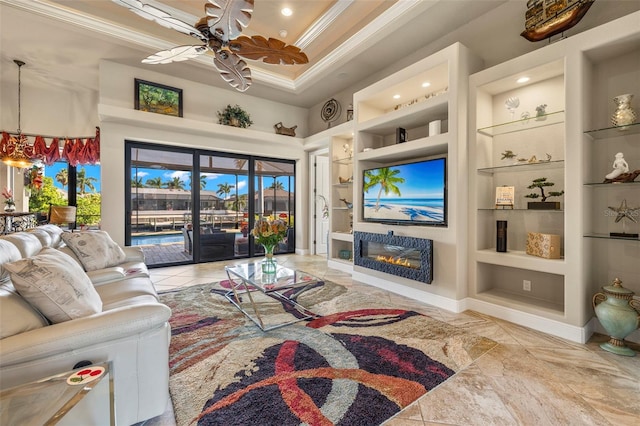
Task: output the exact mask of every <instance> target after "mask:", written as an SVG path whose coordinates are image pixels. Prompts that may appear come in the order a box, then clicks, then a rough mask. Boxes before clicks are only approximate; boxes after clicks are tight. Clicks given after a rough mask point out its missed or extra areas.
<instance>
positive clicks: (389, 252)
mask: <svg viewBox="0 0 640 426" xmlns="http://www.w3.org/2000/svg"><path fill="white" fill-rule="evenodd" d="M353 243H354V258H353V261H354V264H355V265H356V266H363V267H365V268H369V269H373V270H375V271H380V272H384V273H387V274H392V275H396V276H399V277H403V278H408V279H411V280H415V281H420V282H424V283H427V284H431V282H432V280H433V240H429V239H425V238H415V237H403V236H397V235H393V231H389V232H388V233H387V234H373V233H369V232H358V231H356V232H354V233H353Z"/></svg>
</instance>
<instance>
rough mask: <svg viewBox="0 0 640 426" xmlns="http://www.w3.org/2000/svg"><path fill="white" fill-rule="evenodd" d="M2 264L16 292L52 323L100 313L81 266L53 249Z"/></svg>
mask: <svg viewBox="0 0 640 426" xmlns="http://www.w3.org/2000/svg"><path fill="white" fill-rule="evenodd" d="M4 267H5V269H7V270H8V271H9V272H10V273H11V281H12V282H13V286H14V287H15V289H16V291H17V292H18V293H20V295H21V296H22V297H24V298H25V299H26V300H27V301H28V302H29V303H30V304H31V305H33V306H35V308H36V309H38V310H39V311H40V312H42V314H43V315H44V316H45V317H47V319H49V321H51V322H52V323H59V322H64V321H68V320H71V319H75V318H81V317H84V316H87V315H91V314H95V313H98V312H102V300H101V299H100V296H99V295H98V292H97V291H96V289H95V288H94V287H93V284H91V280H90V279H89V277H88V276H87V274H86V273H85V272H84V271H83V270H82V267H80V265H78V263H77V262H76V261H75V260H73V259H71V258H70V257H69V256H67V255H66V254H64V253H62V252H60V251H58V250H56V249H53V248H45V249H42V251H41V252H40V253H38V254H37V255H36V256H33V257H29V258H26V259H21V260H18V261H16V262H11V263H7V264H5V265H4Z"/></svg>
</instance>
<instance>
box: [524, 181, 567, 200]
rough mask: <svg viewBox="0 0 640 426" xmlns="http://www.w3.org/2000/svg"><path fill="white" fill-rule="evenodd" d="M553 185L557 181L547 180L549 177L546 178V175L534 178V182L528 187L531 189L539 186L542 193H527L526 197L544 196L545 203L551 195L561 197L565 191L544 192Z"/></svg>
mask: <svg viewBox="0 0 640 426" xmlns="http://www.w3.org/2000/svg"><path fill="white" fill-rule="evenodd" d="M553 185H555V183H553V182H547V178H545V177H543V178H538V179H534V180H533V183H532V184H531V185H529V186H527V188H529V189H535V188H538V189H539V190H540V194H536V193H535V192H534V193H531V194H527V195H525V197H526V198H533V199H536V198H540V197H542V202H543V203H544V202H545V201H547V198H549V197H559V196H561V195H562V194H564V191H560V192H558V191H551V192H549V194H545V193H544V189H545V188H548V187H550V186H553Z"/></svg>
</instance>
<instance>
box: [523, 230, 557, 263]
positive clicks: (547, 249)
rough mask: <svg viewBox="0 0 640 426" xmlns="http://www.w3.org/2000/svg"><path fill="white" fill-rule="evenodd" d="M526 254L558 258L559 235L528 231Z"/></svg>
mask: <svg viewBox="0 0 640 426" xmlns="http://www.w3.org/2000/svg"><path fill="white" fill-rule="evenodd" d="M527 254H530V255H531V256H538V257H544V258H545V259H560V235H554V234H540V233H538V232H528V233H527Z"/></svg>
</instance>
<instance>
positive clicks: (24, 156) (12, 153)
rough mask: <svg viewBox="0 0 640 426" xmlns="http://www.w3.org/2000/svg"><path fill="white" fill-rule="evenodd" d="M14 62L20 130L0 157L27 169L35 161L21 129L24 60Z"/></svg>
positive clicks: (10, 164)
mask: <svg viewBox="0 0 640 426" xmlns="http://www.w3.org/2000/svg"><path fill="white" fill-rule="evenodd" d="M13 62H15V64H16V65H17V66H18V131H17V135H12V136H11V137H10V138H9V141H8V143H7V145H6V148H5V150H4V152H3V153H2V158H0V159H1V160H2V162H3V163H5V164H6V165H8V166H11V167H17V168H19V169H25V168H28V167H31V166H32V165H33V163H34V162H35V161H34V159H32V158H31V156H30V155H29V154H28V153H27V150H28V149H30V148H31V146H30V145H29V140H28V139H27V136H25V135H23V134H22V131H21V130H20V98H21V89H22V87H21V78H20V70H21V69H22V66H23V65H24V62H23V61H20V60H17V59H15V60H14V61H13Z"/></svg>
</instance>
